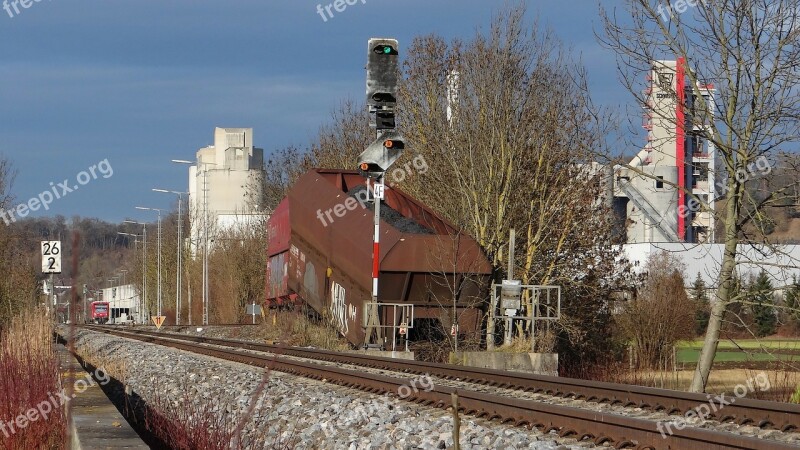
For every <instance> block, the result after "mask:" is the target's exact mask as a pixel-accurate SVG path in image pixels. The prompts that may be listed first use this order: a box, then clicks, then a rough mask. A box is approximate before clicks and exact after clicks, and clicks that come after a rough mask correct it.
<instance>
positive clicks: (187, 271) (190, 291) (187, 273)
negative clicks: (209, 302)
mask: <svg viewBox="0 0 800 450" xmlns="http://www.w3.org/2000/svg"><path fill="white" fill-rule="evenodd" d="M186 279H187V280H189V282H188V283H186V291H187V292H186V293H187V294H188V295H189V325H191V324H192V277H191V276H190V275H189V268H188V267H187V268H186Z"/></svg>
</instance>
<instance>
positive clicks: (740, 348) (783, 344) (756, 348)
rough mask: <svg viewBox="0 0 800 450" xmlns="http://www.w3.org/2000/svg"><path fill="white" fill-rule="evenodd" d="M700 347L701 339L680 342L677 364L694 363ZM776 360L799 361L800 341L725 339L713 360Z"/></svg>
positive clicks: (721, 361)
mask: <svg viewBox="0 0 800 450" xmlns="http://www.w3.org/2000/svg"><path fill="white" fill-rule="evenodd" d="M702 345H703V341H702V340H701V339H698V340H693V341H684V342H681V343H680V344H679V345H678V348H677V358H678V363H684V364H685V363H696V362H697V359H698V357H699V356H700V348H701V347H702ZM787 350H788V351H789V352H788V353H787V352H786V351H787ZM791 351H796V352H798V353H794V354H793V353H791ZM777 360H781V361H800V339H760V340H757V339H736V340H734V341H731V340H729V339H726V340H722V341H720V343H719V346H718V348H717V355H716V357H715V358H714V361H715V362H720V363H723V362H746V361H759V362H763V361H767V362H769V361H777Z"/></svg>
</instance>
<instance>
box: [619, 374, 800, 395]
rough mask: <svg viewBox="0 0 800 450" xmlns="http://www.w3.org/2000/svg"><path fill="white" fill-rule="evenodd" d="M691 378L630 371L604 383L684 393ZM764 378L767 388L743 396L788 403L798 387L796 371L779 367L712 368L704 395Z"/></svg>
mask: <svg viewBox="0 0 800 450" xmlns="http://www.w3.org/2000/svg"><path fill="white" fill-rule="evenodd" d="M693 376H694V371H693V370H678V371H655V370H630V371H624V372H621V373H618V374H617V375H616V376H614V377H613V378H614V379H610V380H607V381H613V382H619V383H629V384H636V385H640V386H652V387H660V388H665V389H673V390H679V391H688V390H689V386H690V385H691V383H692V377H693ZM765 376H766V378H767V380H769V389H764V390H762V389H748V394H747V397H749V398H757V399H761V400H770V401H777V402H788V401H790V398H791V397H792V394H793V393H795V392H796V391H797V389H798V386H800V372H793V371H786V370H783V369H780V368H767V369H716V370H712V371H711V375H710V377H709V381H708V386H707V387H706V392H709V393H716V394H720V393H727V394H730V393H732V392H734V390H735V389H736V387H737V386H739V385H747V382H748V380H751V384H752V380H756V379H763V377H765ZM757 377H760V378H757ZM799 397H800V396H799Z"/></svg>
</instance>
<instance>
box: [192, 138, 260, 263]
mask: <svg viewBox="0 0 800 450" xmlns="http://www.w3.org/2000/svg"><path fill="white" fill-rule="evenodd" d="M196 156H197V162H196V164H194V165H192V166H190V167H189V212H190V217H191V218H192V220H191V242H190V246H191V248H192V253H193V254H195V253H196V249H197V248H202V242H204V240H205V238H206V234H205V232H204V230H206V228H205V227H206V226H207V231H208V239H209V241H210V242H209V247H210V246H212V245H213V240H214V237H215V235H216V234H217V232H218V231H219V230H223V229H230V228H233V227H242V226H249V225H251V224H253V223H256V222H257V218H258V217H260V215H259V213H258V211H259V209H258V208H259V206H260V204H261V202H262V199H261V190H260V188H259V183H260V179H261V178H260V177H261V175H262V173H263V172H262V171H263V161H264V150H263V149H260V148H256V147H254V146H253V129H252V128H216V129H215V130H214V144H213V145H209V146H207V147H203V148H201V149H199V150H198V151H197V154H196Z"/></svg>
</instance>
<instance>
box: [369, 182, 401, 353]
mask: <svg viewBox="0 0 800 450" xmlns="http://www.w3.org/2000/svg"><path fill="white" fill-rule="evenodd" d="M381 179H382V177H378V178H376V179H375V182H374V183H373V185H374V186H377V184H378V183H380V182H381ZM374 186H373V187H374ZM367 188H369V179H367ZM372 197H373V199H374V202H375V216H374V219H373V220H374V222H373V223H374V225H375V230H374V239H373V242H372V302H373V303H374V304H375V314H376V315H377V317H376V319H377V322H378V328H377V332H378V339H379V340H381V339H382V337H383V336H382V334H383V333H381V327H380V311H381V310H380V306H379V305H378V276H379V274H380V265H381V244H380V241H381V199H379V198H378V197H377V196H376V195H375V190H373V193H372ZM381 344H383V343H382V342H381ZM392 350H394V342H392Z"/></svg>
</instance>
